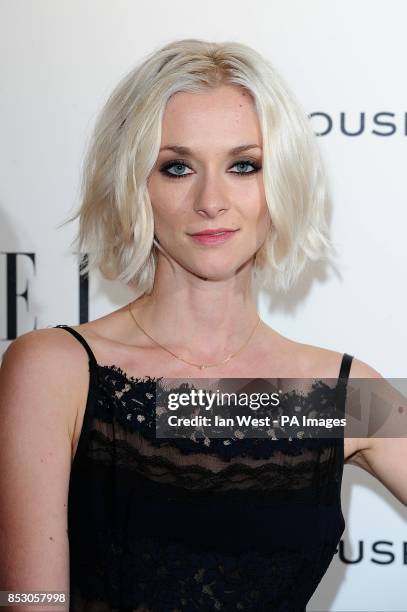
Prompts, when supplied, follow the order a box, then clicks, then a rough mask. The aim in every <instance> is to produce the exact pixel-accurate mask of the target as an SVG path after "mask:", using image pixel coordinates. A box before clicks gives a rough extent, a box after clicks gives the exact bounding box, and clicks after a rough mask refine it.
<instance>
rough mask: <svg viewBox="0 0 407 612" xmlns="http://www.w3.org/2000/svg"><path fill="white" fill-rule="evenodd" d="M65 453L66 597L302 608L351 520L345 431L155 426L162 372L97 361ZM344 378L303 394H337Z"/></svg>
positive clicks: (108, 606) (92, 603)
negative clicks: (170, 434)
mask: <svg viewBox="0 0 407 612" xmlns="http://www.w3.org/2000/svg"><path fill="white" fill-rule="evenodd" d="M56 327H61V328H63V329H66V330H67V331H69V332H70V333H72V334H73V335H74V336H75V337H76V338H77V339H78V340H79V341H80V342H81V343H82V344H83V346H84V347H85V349H86V350H87V352H88V355H89V372H90V383H89V393H88V400H87V405H86V410H85V415H84V422H83V426H82V431H81V435H80V438H79V443H78V448H77V452H76V455H75V459H74V462H73V465H72V470H71V477H70V486H69V504H68V535H69V545H70V597H71V606H70V610H72V611H73V612H80V611H85V610H86V611H94V610H95V611H99V610H100V611H101V612H102V611H104V610H108V611H118V610H120V611H122V612H125V611H130V610H133V611H136V610H137V611H140V612H142V611H143V612H176V611H177V612H178V611H179V612H193V611H196V610H201V611H206V610H207V611H210V610H221V611H232V610H233V611H236V610H239V611H240V610H241V611H252V612H254V611H255V612H261V611H266V610H267V611H273V612H300V611H301V612H303V611H304V610H305V609H306V604H307V602H308V601H309V599H310V598H311V596H312V595H313V593H314V591H315V589H316V587H317V586H318V584H319V582H320V581H321V579H322V577H323V576H324V574H325V572H326V570H327V568H328V566H329V564H330V562H331V560H332V558H333V556H334V554H335V553H336V552H337V546H338V543H339V541H340V538H341V535H342V533H343V531H344V528H345V521H344V517H343V514H342V509H341V498H340V493H341V482H342V472H343V462H344V448H343V442H344V440H343V436H342V437H340V438H332V439H331V438H326V439H312V438H307V439H306V438H304V439H298V438H293V439H288V438H282V439H272V440H271V439H264V438H263V439H262V438H246V439H242V440H236V439H234V440H231V439H225V438H216V439H215V438H212V439H211V440H210V444H209V445H208V444H207V443H205V442H204V441H203V438H199V439H198V441H196V442H194V441H192V440H188V439H178V440H176V439H173V440H170V441H168V440H165V439H159V438H156V437H155V422H154V410H155V403H154V402H155V399H156V394H157V393H158V392H159V388H160V380H161V379H159V378H150V377H146V378H143V379H139V378H134V377H130V376H128V375H126V373H125V372H123V371H122V370H121V369H120V368H119V367H117V366H115V365H111V366H105V365H100V364H98V363H97V361H96V359H95V357H94V355H93V353H92V351H91V349H90V347H89V345H88V344H87V343H86V341H85V339H84V338H83V337H82V336H81V335H80V334H79V333H78V332H76V330H74V329H72V328H70V327H68V326H65V325H58V326H56ZM351 361H352V356H350V355H348V354H346V353H345V354H344V356H343V360H342V364H341V370H340V373H339V379H338V381H337V384H336V386H334V387H333V388H331V387H328V386H326V385H323V386H321V387H320V388H319V389H316V390H315V391H314V392H313V394H309V395H308V396H307V397H305V398H304V397H301V398H298V401H301V402H302V406H303V408H304V410H305V409H306V405H307V402H308V403H309V402H311V404H312V403H313V404H314V405H315V401H319V402H335V405H336V406H338V404H339V405H340V406H341V407H342V408H344V404H345V396H346V383H347V378H348V375H349V370H350V365H351Z"/></svg>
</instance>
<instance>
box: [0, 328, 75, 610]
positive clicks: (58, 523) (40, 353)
mask: <svg viewBox="0 0 407 612" xmlns="http://www.w3.org/2000/svg"><path fill="white" fill-rule="evenodd" d="M55 331H56V330H38V331H34V332H29V333H27V334H24V335H23V336H20V337H19V338H17V339H16V340H15V341H14V342H12V343H11V345H10V346H9V347H8V349H7V351H6V353H5V354H4V356H3V362H2V365H1V368H0V421H1V428H0V549H1V551H2V554H1V559H0V590H7V591H65V592H66V593H67V594H68V591H69V541H68V533H67V500H68V488H69V475H70V467H71V436H70V433H69V429H70V416H69V415H70V414H72V413H73V411H72V407H69V403H70V402H72V401H74V397H73V394H72V393H70V388H69V384H70V380H71V379H70V374H69V372H67V370H68V371H69V368H68V367H67V364H66V352H64V350H63V342H64V340H63V338H61V337H58V338H57V337H56V335H55ZM61 340H62V344H61V342H60V341H61ZM7 609H8V610H11V609H14V608H11V607H10V608H7ZM15 609H16V610H21V609H23V608H21V607H20V608H15ZM36 609H39V608H36ZM41 609H42V608H41ZM43 609H44V610H51V609H59V610H61V609H62V608H61V607H59V608H54V607H51V606H48V607H44V608H43ZM65 609H68V608H67V607H66V608H65Z"/></svg>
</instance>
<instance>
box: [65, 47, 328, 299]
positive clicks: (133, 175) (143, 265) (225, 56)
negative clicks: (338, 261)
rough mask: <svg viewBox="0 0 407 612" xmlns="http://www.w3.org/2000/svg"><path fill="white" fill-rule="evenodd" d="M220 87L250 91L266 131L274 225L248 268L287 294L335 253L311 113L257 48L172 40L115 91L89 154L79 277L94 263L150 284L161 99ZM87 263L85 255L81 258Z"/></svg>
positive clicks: (108, 274) (114, 276) (139, 285)
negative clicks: (308, 269)
mask: <svg viewBox="0 0 407 612" xmlns="http://www.w3.org/2000/svg"><path fill="white" fill-rule="evenodd" d="M223 84H229V85H237V86H240V87H244V88H245V89H246V90H247V91H248V92H249V93H250V94H251V96H252V99H253V101H254V103H255V108H256V111H257V114H258V117H259V122H260V127H261V131H262V137H263V160H262V168H263V181H264V188H265V195H266V200H267V206H268V209H269V212H270V216H271V221H272V224H271V229H270V231H269V234H268V236H267V238H266V240H265V241H264V243H263V245H262V246H261V248H260V249H259V250H258V251H257V253H256V254H255V257H254V263H253V267H252V273H253V276H254V278H256V280H257V281H259V283H260V286H261V287H264V288H273V289H276V290H279V291H283V292H286V291H288V289H289V288H290V287H291V285H292V284H293V283H294V282H295V281H296V280H297V278H298V277H299V275H300V273H301V272H302V270H303V268H304V266H305V264H306V263H307V261H308V260H319V259H324V258H325V256H326V253H327V252H328V251H333V250H334V249H333V247H332V244H331V242H330V240H329V238H328V226H327V220H326V212H327V203H328V190H327V181H326V176H325V172H324V168H323V164H322V160H321V157H320V153H319V149H318V146H317V143H316V137H315V135H314V133H313V131H312V129H311V126H310V123H309V119H308V117H307V116H306V115H305V113H304V111H303V110H302V108H301V107H300V105H299V104H298V102H297V101H296V99H295V97H294V95H293V93H292V92H291V91H290V90H289V88H288V87H287V85H286V84H285V82H284V81H283V79H282V77H281V76H280V75H279V74H278V73H277V71H276V70H275V69H274V67H273V66H272V65H271V64H270V63H269V62H268V61H267V60H266V59H265V58H264V57H263V56H262V55H260V54H259V53H258V52H257V51H255V50H254V49H252V48H251V47H249V46H247V45H245V44H242V43H237V42H223V43H215V42H208V41H204V40H199V39H184V40H176V41H174V42H172V43H170V44H167V45H165V46H163V47H162V48H160V49H159V50H158V51H155V52H153V53H151V54H150V55H148V56H147V57H146V58H145V59H144V61H142V62H141V63H140V64H139V65H137V66H136V67H135V68H134V69H133V70H132V71H131V72H130V73H128V74H127V75H125V76H124V77H123V78H122V79H121V80H120V82H119V83H118V85H117V86H116V87H115V89H114V90H113V92H112V94H111V95H110V97H109V98H108V100H107V102H106V104H105V105H104V107H103V108H102V110H101V112H100V114H99V116H98V117H97V119H96V124H95V127H94V131H93V134H92V136H91V139H90V142H89V144H88V149H87V152H86V156H85V160H84V167H83V175H82V189H81V204H80V207H79V209H78V211H77V212H76V213H75V214H74V215H73V216H71V217H70V218H68V219H67V221H65V222H64V223H63V224H62V225H64V224H65V223H69V222H71V221H73V220H74V219H76V218H77V217H79V231H78V234H77V236H76V238H75V239H74V241H73V243H71V246H72V244H74V243H75V245H76V249H77V251H78V252H79V253H80V254H81V255H80V257H81V264H82V265H81V274H86V273H88V272H89V271H90V270H91V269H93V268H98V269H99V270H100V272H101V273H102V275H103V276H104V277H105V278H107V279H109V280H118V281H121V282H123V283H125V284H127V285H129V286H131V287H132V288H134V289H136V291H137V292H138V293H140V294H143V293H150V292H151V290H152V287H153V282H154V275H155V269H156V262H157V249H160V245H159V244H158V243H157V241H156V240H155V237H154V218H153V210H152V206H151V201H150V198H149V194H148V190H147V179H148V176H149V173H150V172H151V170H152V168H153V167H154V165H155V163H156V160H157V157H158V153H159V149H160V144H161V125H162V118H163V114H164V110H165V106H166V103H167V102H168V100H169V98H170V97H171V96H172V95H173V94H175V93H177V92H180V91H184V92H185V91H187V92H201V91H204V90H206V89H207V88H208V87H216V86H219V85H223ZM84 253H86V254H87V259H85V260H83V259H82V258H83V254H84Z"/></svg>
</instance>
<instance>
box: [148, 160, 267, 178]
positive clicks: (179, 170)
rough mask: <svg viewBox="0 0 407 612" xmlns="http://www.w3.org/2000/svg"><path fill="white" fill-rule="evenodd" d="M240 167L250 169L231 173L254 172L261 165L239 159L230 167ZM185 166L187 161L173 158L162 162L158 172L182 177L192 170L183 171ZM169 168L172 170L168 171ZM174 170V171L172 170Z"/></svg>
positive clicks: (186, 166) (171, 176)
mask: <svg viewBox="0 0 407 612" xmlns="http://www.w3.org/2000/svg"><path fill="white" fill-rule="evenodd" d="M236 166H238V167H240V168H242V167H243V168H244V167H247V166H251V167H252V170H249V171H246V170H242V169H240V170H238V171H237V172H232V173H231V174H238V175H239V176H242V175H244V174H254V173H255V172H258V171H259V170H260V168H261V166H260V165H259V164H257V163H256V162H254V161H250V160H240V161H238V162H236V163H235V164H233V166H232V168H234V167H236ZM185 168H189V166H188V165H187V163H186V162H185V161H184V160H182V159H174V160H172V161H170V162H167V163H166V164H164V166H162V167H161V168H160V172H162V173H163V174H165V175H166V176H168V177H169V178H184V177H186V176H189V175H190V174H192V172H187V173H185V172H184V170H185ZM170 170H172V171H171V172H170ZM174 170H175V172H174Z"/></svg>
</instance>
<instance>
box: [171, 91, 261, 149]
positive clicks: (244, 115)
mask: <svg viewBox="0 0 407 612" xmlns="http://www.w3.org/2000/svg"><path fill="white" fill-rule="evenodd" d="M242 137H243V138H250V142H257V143H258V144H260V145H261V129H260V123H259V119H258V116H257V112H256V108H255V105H254V101H253V98H252V97H251V95H250V93H249V92H248V91H247V90H245V89H244V88H243V87H238V86H232V85H221V86H219V87H216V88H208V89H207V90H205V91H202V92H199V93H195V92H193V93H192V92H184V91H181V92H177V93H176V94H174V95H173V96H171V98H170V99H169V100H168V102H167V105H166V108H165V111H164V116H163V123H162V143H164V144H182V145H186V146H193V145H194V142H197V139H199V141H200V142H201V141H202V140H207V141H208V142H211V141H212V142H213V140H214V139H215V140H219V139H227V140H228V141H230V142H231V141H232V140H233V143H234V144H236V143H235V140H236V138H237V139H238V140H241V139H242ZM227 144H228V143H227V142H226V143H225V145H227Z"/></svg>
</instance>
